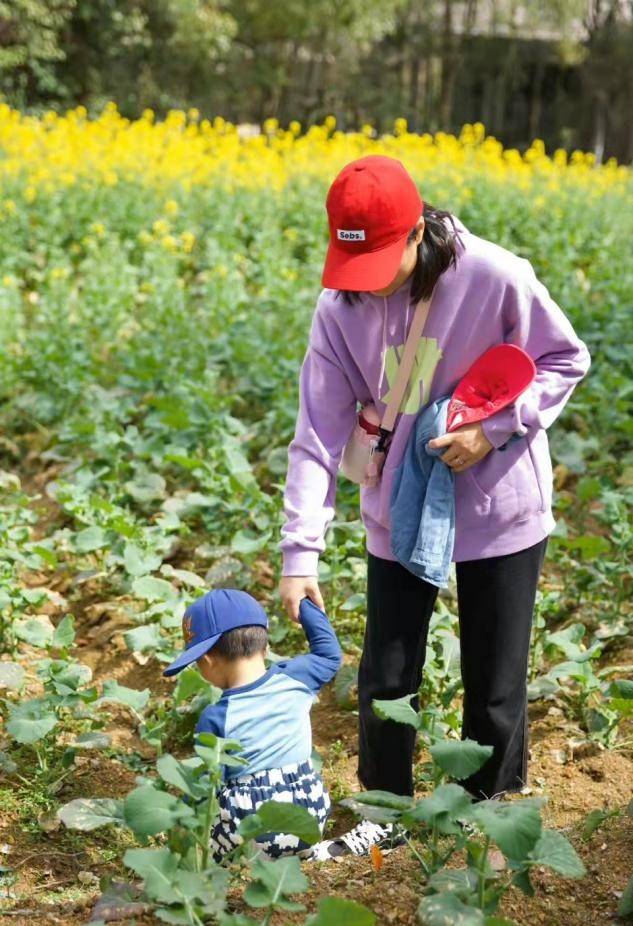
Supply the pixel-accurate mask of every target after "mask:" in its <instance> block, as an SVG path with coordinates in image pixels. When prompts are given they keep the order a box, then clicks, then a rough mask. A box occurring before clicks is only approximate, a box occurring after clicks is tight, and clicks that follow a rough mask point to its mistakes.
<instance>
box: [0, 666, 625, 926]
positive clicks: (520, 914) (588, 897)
mask: <svg viewBox="0 0 633 926" xmlns="http://www.w3.org/2000/svg"><path fill="white" fill-rule="evenodd" d="M128 660H129V657H128ZM148 666H149V664H148ZM140 668H141V667H135V668H134V669H131V672H132V673H133V678H130V679H129V680H130V681H133V682H134V683H135V686H136V687H140V686H141V684H143V683H145V681H147V682H151V681H154V680H155V679H156V676H157V675H158V666H157V665H154V669H153V672H154V673H155V674H154V676H153V678H150V676H149V669H148V675H147V676H146V677H145V676H144V680H143V682H142V681H141V680H140V678H139V675H138V672H137V670H138V669H140ZM142 668H144V669H147V668H148V667H142ZM118 677H122V676H118ZM533 713H534V716H533V719H532V723H531V762H530V773H531V779H530V781H531V787H532V789H533V793H534V794H544V795H546V796H547V797H548V803H547V805H546V808H545V811H544V816H545V822H546V825H548V826H550V827H555V828H558V829H560V830H562V831H563V832H565V834H566V835H567V836H568V838H570V839H571V840H572V842H573V844H574V845H575V847H576V849H577V851H578V852H579V854H580V855H581V857H582V858H583V861H584V863H585V865H586V867H587V875H586V877H585V878H584V879H582V880H580V881H570V880H566V879H564V878H561V877H559V876H558V875H554V874H552V873H550V872H546V871H545V870H539V871H538V872H537V873H536V876H535V877H534V882H535V886H536V889H537V893H536V896H535V897H534V898H526V897H524V895H522V894H521V893H520V892H519V891H517V890H514V889H512V890H511V891H510V892H509V894H508V895H507V896H506V898H505V899H504V902H503V905H502V908H501V913H502V914H503V915H505V916H507V917H509V918H511V919H513V920H514V921H515V922H516V923H518V924H521V926H532V924H543V926H603V924H604V926H607V924H610V923H615V921H616V918H615V911H616V908H617V904H618V897H619V894H620V893H621V891H622V890H623V889H624V887H625V885H626V882H627V880H628V878H629V877H630V874H631V870H632V868H633V826H632V825H631V819H630V817H627V816H625V815H622V816H620V817H617V818H614V819H611V820H609V821H608V822H607V823H605V824H604V825H603V826H602V827H601V828H600V829H599V830H598V831H597V832H596V833H594V835H593V836H592V837H591V839H590V840H589V841H587V842H586V843H585V842H583V840H582V839H581V837H580V827H581V825H582V823H583V821H584V819H585V817H586V816H587V814H588V813H589V811H591V810H594V809H596V808H616V807H619V808H624V807H625V806H626V804H627V803H628V802H629V801H630V799H631V797H632V793H633V792H632V783H633V760H632V758H631V756H630V755H623V754H621V753H619V752H617V751H610V752H609V751H604V750H598V749H594V748H593V747H591V746H585V747H584V748H583V747H578V748H577V751H576V752H575V753H574V752H573V750H572V749H571V748H570V745H569V741H570V735H569V731H567V730H565V729H564V728H565V721H564V719H563V718H562V717H560V716H559V715H558V714H557V713H556V712H554V713H548V712H546V711H544V710H542V709H541V710H535V711H534V712H533ZM121 719H122V720H123V719H124V718H121ZM126 727H127V724H125V723H124V724H123V726H122V728H121V729H120V734H121V737H122V738H124V737H125V736H126V735H127V736H129V735H130V731H129V730H126ZM313 728H314V742H315V746H316V748H317V750H318V751H319V753H320V754H321V756H322V757H323V760H324V763H323V775H324V777H325V779H326V782H327V784H328V786H329V788H330V790H331V792H332V794H333V796H334V797H340V796H342V795H343V794H345V793H350V792H353V791H354V790H357V787H358V785H357V780H356V774H355V769H356V744H357V739H356V716H355V714H354V713H353V712H345V711H342V710H341V709H340V708H339V707H338V706H337V705H336V703H335V701H334V698H333V694H332V692H331V691H330V690H326V691H324V692H323V693H322V695H321V698H320V701H319V703H318V704H317V705H316V706H315V708H314V711H313ZM134 745H135V748H136V746H137V745H138V744H136V743H135V744H134ZM70 782H71V783H70V784H69V785H68V786H67V788H66V789H65V790H64V792H63V793H62V794H61V795H60V799H62V800H63V801H67V800H71V799H72V798H73V797H77V796H81V795H89V794H90V795H93V796H102V797H114V796H117V795H122V794H125V793H126V792H127V791H128V790H129V789H130V788H131V787H132V786H133V784H134V775H133V773H132V772H131V771H129V770H128V769H127V768H125V767H124V766H123V765H121V764H120V763H119V762H116V761H113V760H106V759H103V758H101V757H95V758H94V759H90V760H88V762H86V763H85V764H83V765H82V767H80V768H79V769H78V772H77V774H75V775H74V776H73V777H72V778H71V779H70ZM352 822H353V818H352V817H351V816H350V814H349V812H348V811H345V810H344V809H343V808H340V807H339V808H336V809H335V812H334V814H333V822H332V824H331V833H332V834H336V833H340V832H343V831H344V830H345V829H347V828H348V827H349V826H350V824H351V823H352ZM23 826H24V824H22V827H23ZM100 832H106V833H107V831H96V834H95V833H87V834H77V836H79V838H75V834H69V833H68V832H66V831H64V830H63V829H60V830H56V831H53V832H50V833H45V834H42V833H38V834H34V833H33V832H29V833H26V834H25V833H24V832H22V831H21V826H20V825H19V824H18V823H16V820H15V818H13V819H11V818H10V819H8V820H7V821H6V824H5V826H4V827H3V828H2V830H0V841H1V842H2V843H5V844H6V845H8V846H9V847H10V848H11V852H10V854H8V855H7V856H5V862H4V863H5V864H6V865H8V866H9V867H13V868H16V869H17V871H18V881H17V883H16V884H15V885H14V887H13V891H14V898H15V899H14V900H13V901H12V902H9V901H6V902H5V907H4V915H6V913H7V912H9V911H11V914H12V915H11V916H10V918H9V917H7V921H8V922H10V923H12V924H13V926H32V924H33V923H38V922H49V923H56V924H59V926H79V924H84V923H86V922H87V921H88V920H89V919H90V910H91V907H92V905H93V904H94V902H95V900H96V897H97V896H98V888H97V886H96V885H94V886H93V885H85V884H82V883H81V881H80V880H79V877H78V876H79V872H86V871H88V872H92V873H93V874H95V875H96V876H101V875H104V874H121V865H120V863H119V862H117V861H110V862H104V861H103V858H102V857H101V854H100V853H101V851H102V849H103V843H106V844H107V846H108V848H110V850H112V837H111V836H106V837H103V836H99V835H98V834H99V833H100ZM117 839H118V842H119V845H118V854H117V853H116V852H112V851H110V856H111V857H113V858H117V857H118V858H120V855H121V854H122V851H123V848H124V845H125V837H124V836H123V835H122V834H117ZM304 871H305V873H306V875H307V876H308V878H309V880H310V882H311V890H310V891H309V893H308V894H307V895H306V896H305V897H303V898H301V900H302V902H304V903H305V905H306V908H307V909H308V910H310V911H313V910H315V909H316V904H317V902H318V899H319V898H320V897H323V896H333V895H337V896H341V897H346V898H353V899H354V900H356V901H358V902H360V903H363V904H365V905H366V906H368V907H370V908H371V909H372V910H374V912H375V913H376V915H377V922H378V924H385V926H391V924H402V926H414V924H416V909H417V906H418V903H419V901H420V897H421V896H422V891H423V879H422V876H421V874H420V870H419V867H418V865H417V863H416V861H415V859H414V858H413V856H412V855H411V854H410V852H409V851H408V850H407V848H406V847H401V848H398V849H395V850H394V851H393V852H392V853H391V854H389V855H387V856H385V857H384V860H383V866H382V868H381V870H380V871H375V870H374V868H373V865H372V862H371V860H370V859H369V858H344V859H342V860H341V861H338V862H330V863H319V864H313V865H310V864H306V865H305V866H304ZM82 877H85V876H82ZM55 892H60V901H61V902H60V901H57V902H55V899H54V898H55ZM239 893H240V892H239V891H237V892H236V895H235V908H236V910H244V912H246V910H245V908H244V906H243V904H242V903H241V902H240V900H239ZM44 898H46V902H43V900H44ZM62 898H63V900H62ZM62 904H63V905H62ZM21 911H24V912H23V913H22V912H21ZM27 911H28V912H27ZM305 916H306V914H305V913H302V914H296V915H290V914H287V913H284V914H283V915H281V914H278V915H277V916H276V917H274V918H273V920H272V924H273V926H290V924H300V923H303V921H304V919H305ZM135 921H136V923H137V924H139V926H140V924H150V923H157V922H158V921H157V920H155V919H153V918H152V917H151V916H143V917H139V916H137V917H136V919H135ZM127 922H128V924H129V926H131V923H132V920H129V921H127Z"/></svg>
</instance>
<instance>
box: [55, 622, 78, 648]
mask: <svg viewBox="0 0 633 926" xmlns="http://www.w3.org/2000/svg"><path fill="white" fill-rule="evenodd" d="M74 639H75V619H74V617H73V616H72V614H67V615H66V616H65V617H63V618H62V619H61V621H60V622H59V624H58V625H57V627H56V628H55V632H54V633H53V639H52V640H51V646H53V647H54V648H55V649H67V648H68V647H69V646H70V645H71V644H72V643H73V642H74Z"/></svg>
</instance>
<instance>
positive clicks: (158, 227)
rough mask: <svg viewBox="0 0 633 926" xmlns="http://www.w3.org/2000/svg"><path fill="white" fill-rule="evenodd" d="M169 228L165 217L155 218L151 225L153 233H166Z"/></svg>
mask: <svg viewBox="0 0 633 926" xmlns="http://www.w3.org/2000/svg"><path fill="white" fill-rule="evenodd" d="M170 230H171V225H170V224H169V222H168V221H167V219H156V221H155V222H154V224H153V225H152V231H153V232H154V234H155V235H166V234H167V233H168V232H169V231H170Z"/></svg>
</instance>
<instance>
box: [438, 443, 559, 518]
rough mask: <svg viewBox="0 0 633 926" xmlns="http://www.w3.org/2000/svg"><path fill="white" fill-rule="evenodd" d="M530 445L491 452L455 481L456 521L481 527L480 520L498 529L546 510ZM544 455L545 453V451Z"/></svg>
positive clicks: (523, 444) (517, 445)
mask: <svg viewBox="0 0 633 926" xmlns="http://www.w3.org/2000/svg"><path fill="white" fill-rule="evenodd" d="M531 445H532V441H528V440H521V441H516V442H515V443H513V444H510V445H509V446H508V448H507V450H505V451H499V450H493V451H491V452H490V453H489V454H488V455H487V456H486V457H484V459H483V460H482V461H481V462H480V463H477V464H475V466H472V467H471V468H470V469H467V470H466V471H465V472H464V473H461V474H459V475H458V477H457V479H456V489H457V491H456V502H457V517H458V519H459V521H460V522H461V523H462V524H463V525H465V526H466V525H468V526H470V527H476V526H477V527H481V526H482V524H481V518H488V519H489V520H490V522H491V523H494V524H497V525H499V526H502V525H506V524H512V523H514V522H516V521H523V520H525V519H527V518H530V517H532V516H533V515H535V514H539V513H540V512H542V511H544V510H545V508H546V499H545V497H544V492H543V490H542V488H541V481H542V480H541V479H539V475H538V470H537V466H536V462H535V454H534V451H533V448H532V446H531ZM546 453H547V451H546Z"/></svg>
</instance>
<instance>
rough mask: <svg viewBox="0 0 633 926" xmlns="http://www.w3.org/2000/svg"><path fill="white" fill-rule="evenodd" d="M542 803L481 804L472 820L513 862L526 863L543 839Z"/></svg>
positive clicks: (475, 810) (505, 802)
mask: <svg viewBox="0 0 633 926" xmlns="http://www.w3.org/2000/svg"><path fill="white" fill-rule="evenodd" d="M541 803H542V802H541V801H538V800H536V799H534V798H532V799H525V800H521V801H481V802H480V803H479V804H475V805H474V806H473V807H472V809H471V817H472V819H473V820H474V821H475V822H476V824H477V826H479V827H480V829H482V830H483V832H484V833H485V834H486V835H487V836H490V838H491V839H493V840H494V842H496V844H497V845H498V846H499V848H500V849H501V851H502V852H503V854H504V855H506V856H507V857H508V858H510V859H516V860H523V859H525V858H527V856H528V853H529V852H531V850H532V849H533V848H534V846H535V845H536V843H537V842H538V839H539V837H540V835H541V830H542V823H541V813H540V806H541Z"/></svg>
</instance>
